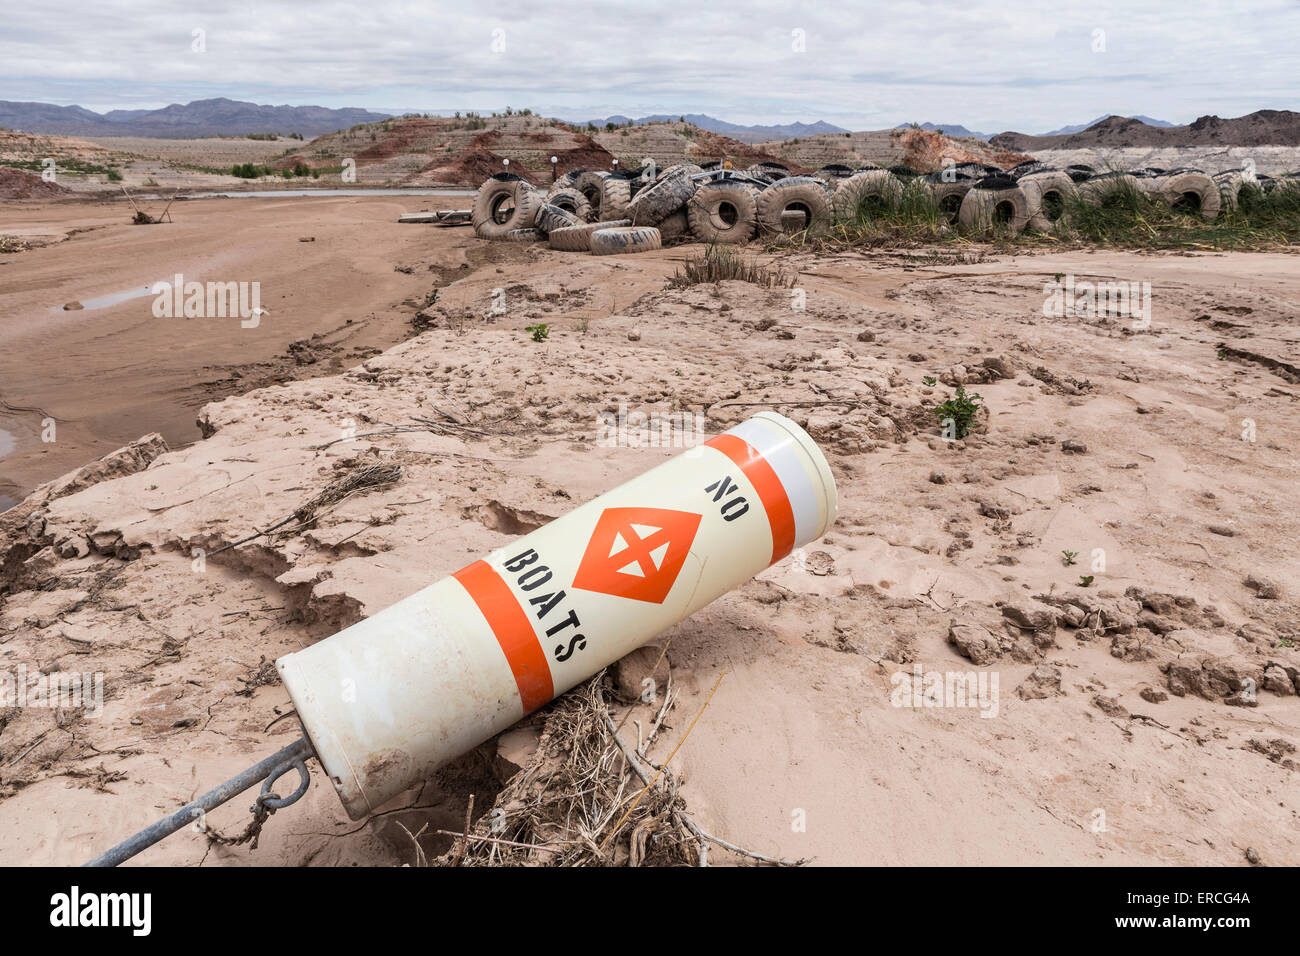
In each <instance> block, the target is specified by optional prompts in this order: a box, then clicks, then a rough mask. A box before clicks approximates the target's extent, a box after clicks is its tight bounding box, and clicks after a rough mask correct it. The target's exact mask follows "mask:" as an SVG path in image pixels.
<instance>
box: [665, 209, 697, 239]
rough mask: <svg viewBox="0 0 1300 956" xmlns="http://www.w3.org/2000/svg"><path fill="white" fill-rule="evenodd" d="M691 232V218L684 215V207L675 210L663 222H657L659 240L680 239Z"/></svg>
mask: <svg viewBox="0 0 1300 956" xmlns="http://www.w3.org/2000/svg"><path fill="white" fill-rule="evenodd" d="M690 234H691V219H690V217H689V216H687V215H686V209H685V208H684V207H683V208H682V209H679V210H677V211H676V212H675V213H673V214H672V215H671V216H669V217H668V218H667V219H665V220H664V221H663V222H661V223H659V239H660V241H661V242H671V241H672V240H674V239H682V238H684V237H687V236H690Z"/></svg>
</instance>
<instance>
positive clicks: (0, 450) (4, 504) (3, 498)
mask: <svg viewBox="0 0 1300 956" xmlns="http://www.w3.org/2000/svg"><path fill="white" fill-rule="evenodd" d="M17 445H18V443H17V442H16V441H15V440H14V436H13V435H12V434H11V433H10V432H7V431H5V430H4V429H3V428H0V458H3V457H4V456H5V455H7V454H9V453H10V452H11V451H13V450H14V448H15V447H17ZM16 504H18V499H17V498H10V497H9V496H8V495H0V512H3V511H8V510H9V509H10V508H12V507H13V506H14V505H16Z"/></svg>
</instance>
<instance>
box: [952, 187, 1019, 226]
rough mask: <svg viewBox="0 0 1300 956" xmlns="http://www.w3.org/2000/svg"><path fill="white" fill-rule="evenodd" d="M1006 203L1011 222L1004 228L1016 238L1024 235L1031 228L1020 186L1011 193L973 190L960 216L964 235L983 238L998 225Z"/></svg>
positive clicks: (1013, 188)
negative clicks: (1001, 208) (984, 234)
mask: <svg viewBox="0 0 1300 956" xmlns="http://www.w3.org/2000/svg"><path fill="white" fill-rule="evenodd" d="M1003 203H1010V204H1011V207H1012V213H1011V218H1010V219H1008V220H1006V221H1005V222H1004V223H1003V225H1004V226H1005V227H1006V229H1007V231H1008V232H1010V233H1011V234H1012V235H1013V236H1016V235H1019V234H1020V233H1022V232H1024V231H1025V226H1027V225H1029V200H1028V199H1026V198H1025V194H1024V191H1023V190H1021V189H1020V187H1019V186H1015V187H1012V188H1011V189H975V188H972V189H971V191H970V192H968V193H967V194H966V198H964V199H963V200H962V201H961V212H960V213H958V215H957V222H958V223H959V224H960V226H961V228H962V231H963V232H966V233H970V234H972V235H977V234H983V233H986V232H989V231H991V230H992V228H993V225H994V224H995V223H997V222H998V218H997V215H998V214H997V210H998V207H999V206H1001V205H1002V204H1003Z"/></svg>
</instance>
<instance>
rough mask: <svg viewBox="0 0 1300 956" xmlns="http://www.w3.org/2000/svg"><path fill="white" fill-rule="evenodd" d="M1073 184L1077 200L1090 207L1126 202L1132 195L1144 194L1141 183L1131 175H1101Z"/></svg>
mask: <svg viewBox="0 0 1300 956" xmlns="http://www.w3.org/2000/svg"><path fill="white" fill-rule="evenodd" d="M1071 178H1072V179H1073V178H1074V177H1073V176H1071ZM1075 183H1076V187H1075V188H1076V189H1078V191H1079V198H1081V199H1082V200H1083V201H1084V202H1086V203H1088V204H1089V205H1092V206H1104V205H1106V204H1107V203H1111V202H1127V201H1128V200H1129V197H1131V196H1132V195H1133V194H1135V193H1136V194H1139V195H1141V194H1142V193H1143V192H1144V190H1143V189H1142V184H1141V182H1140V181H1139V180H1138V178H1137V177H1136V176H1134V175H1132V174H1131V173H1102V174H1101V175H1100V176H1090V177H1088V178H1087V179H1085V180H1083V182H1079V181H1078V180H1075Z"/></svg>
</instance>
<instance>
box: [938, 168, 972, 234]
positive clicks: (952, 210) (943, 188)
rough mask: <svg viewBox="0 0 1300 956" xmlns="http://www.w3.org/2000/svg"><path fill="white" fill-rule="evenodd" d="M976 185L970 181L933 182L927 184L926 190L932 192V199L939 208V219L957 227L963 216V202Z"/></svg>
mask: <svg viewBox="0 0 1300 956" xmlns="http://www.w3.org/2000/svg"><path fill="white" fill-rule="evenodd" d="M972 185H974V183H973V182H972V181H971V180H969V179H962V180H958V181H957V182H950V183H949V182H944V181H943V180H937V181H936V180H931V181H930V182H928V183H926V188H928V189H929V190H930V198H931V199H933V200H934V204H935V205H936V206H937V207H938V208H939V219H940V220H941V221H942V222H946V223H947V224H948V225H950V226H955V225H957V219H958V217H959V216H960V215H961V204H962V200H964V199H965V198H966V194H967V193H968V192H970V189H971V186H972Z"/></svg>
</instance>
